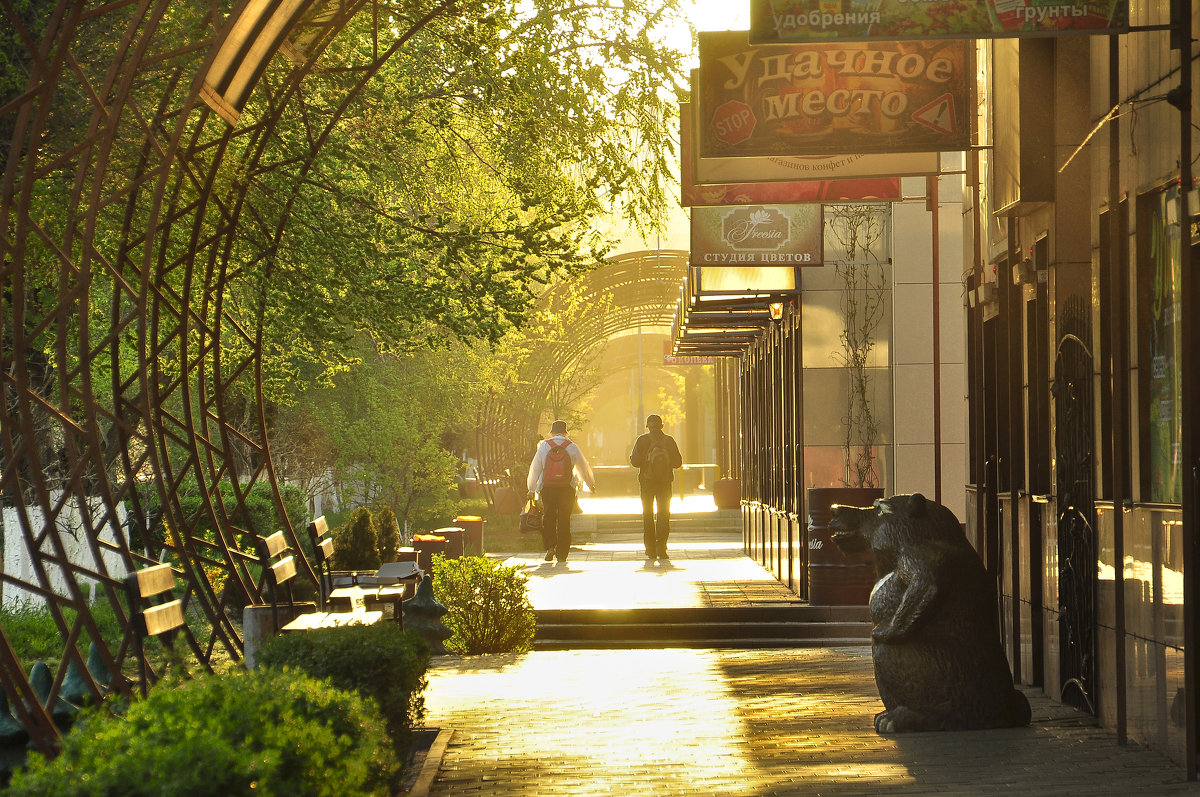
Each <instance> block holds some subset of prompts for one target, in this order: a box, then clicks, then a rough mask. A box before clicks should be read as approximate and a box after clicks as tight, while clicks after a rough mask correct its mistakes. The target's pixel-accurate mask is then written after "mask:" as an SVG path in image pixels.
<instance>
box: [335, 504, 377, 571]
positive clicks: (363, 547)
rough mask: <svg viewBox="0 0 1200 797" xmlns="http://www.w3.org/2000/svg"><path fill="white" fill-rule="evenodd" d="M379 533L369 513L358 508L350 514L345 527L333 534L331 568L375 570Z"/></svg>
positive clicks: (365, 509)
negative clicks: (376, 545)
mask: <svg viewBox="0 0 1200 797" xmlns="http://www.w3.org/2000/svg"><path fill="white" fill-rule="evenodd" d="M378 538H379V531H378V530H377V529H376V528H375V520H374V519H373V518H372V517H371V511H370V510H369V509H367V508H366V507H365V506H360V507H358V508H357V509H355V510H354V511H353V512H351V513H350V518H349V519H348V520H347V521H346V523H345V525H343V526H341V527H340V528H338V529H335V530H334V532H333V567H334V569H336V570H377V569H378V568H379V564H380V562H379V549H378V548H376V547H375V541H376V540H377V539H378Z"/></svg>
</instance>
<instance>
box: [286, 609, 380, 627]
mask: <svg viewBox="0 0 1200 797" xmlns="http://www.w3.org/2000/svg"><path fill="white" fill-rule="evenodd" d="M382 619H383V612H374V611H372V612H310V613H308V614H302V615H300V616H299V617H297V618H296V619H295V620H292V621H291V622H290V623H288V624H287V625H285V626H284V627H283V628H282V629H280V630H282V631H312V630H314V629H317V628H339V627H341V626H345V625H372V624H373V623H377V622H379V621H380V620H382Z"/></svg>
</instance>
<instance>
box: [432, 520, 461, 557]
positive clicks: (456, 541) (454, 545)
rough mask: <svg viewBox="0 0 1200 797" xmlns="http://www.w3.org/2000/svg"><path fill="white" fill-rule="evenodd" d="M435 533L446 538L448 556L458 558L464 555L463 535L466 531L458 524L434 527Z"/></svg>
mask: <svg viewBox="0 0 1200 797" xmlns="http://www.w3.org/2000/svg"><path fill="white" fill-rule="evenodd" d="M433 533H434V534H436V535H437V536H439V537H445V538H446V558H447V559H457V558H458V557H460V556H462V555H463V536H464V534H465V532H464V531H463V530H462V529H460V528H459V527H458V526H446V527H445V528H441V529H434V530H433Z"/></svg>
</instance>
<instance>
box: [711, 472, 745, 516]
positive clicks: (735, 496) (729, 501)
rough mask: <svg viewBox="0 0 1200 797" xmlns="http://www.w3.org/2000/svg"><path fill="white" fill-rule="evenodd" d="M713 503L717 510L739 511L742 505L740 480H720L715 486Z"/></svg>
mask: <svg viewBox="0 0 1200 797" xmlns="http://www.w3.org/2000/svg"><path fill="white" fill-rule="evenodd" d="M713 503H715V504H716V505H717V509H737V508H738V507H739V506H741V503H742V483H741V481H740V480H738V479H718V480H717V481H716V482H715V483H714V484H713Z"/></svg>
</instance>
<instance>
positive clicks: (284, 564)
mask: <svg viewBox="0 0 1200 797" xmlns="http://www.w3.org/2000/svg"><path fill="white" fill-rule="evenodd" d="M271 572H272V573H274V574H275V583H276V584H279V585H283V584H285V583H287V582H288V581H291V580H292V579H293V578H295V577H296V557H294V556H289V557H286V558H284V559H280V560H279V561H278V562H276V563H275V564H273V565H271Z"/></svg>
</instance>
